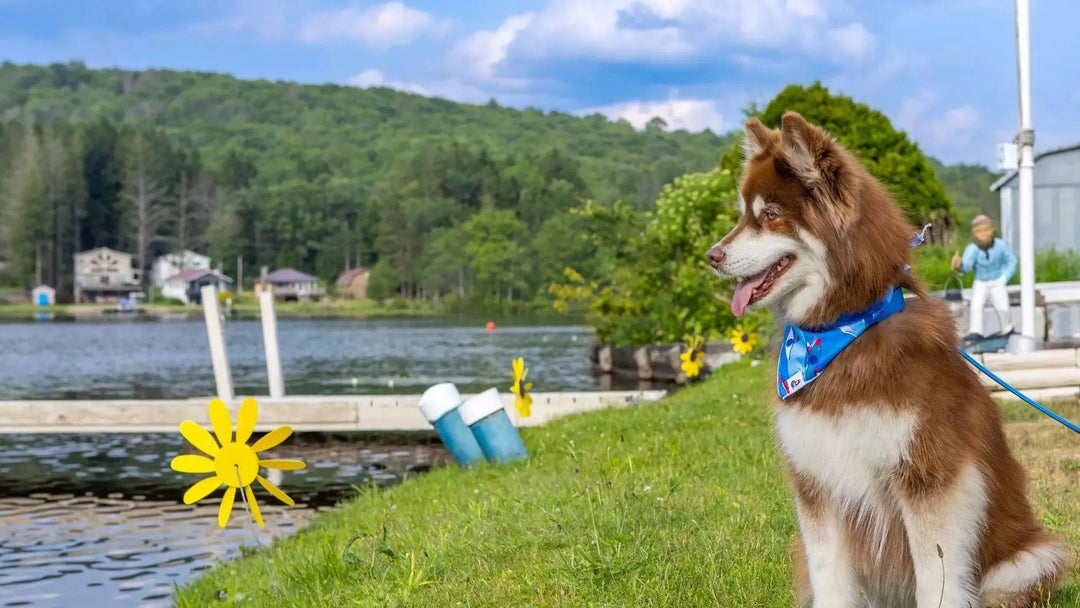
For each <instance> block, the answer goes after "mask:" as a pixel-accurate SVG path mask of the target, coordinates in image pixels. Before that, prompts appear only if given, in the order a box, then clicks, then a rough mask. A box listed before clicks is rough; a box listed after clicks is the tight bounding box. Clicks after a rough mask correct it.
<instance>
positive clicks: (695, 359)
mask: <svg viewBox="0 0 1080 608" xmlns="http://www.w3.org/2000/svg"><path fill="white" fill-rule="evenodd" d="M704 345H705V338H702V337H701V336H694V337H692V338H690V343H689V344H688V345H687V348H686V350H685V351H683V353H682V354H681V355H679V358H680V359H682V365H681V367H682V371H683V373H684V374H686V377H687V378H697V377H698V375H699V374H701V368H702V367H704V366H705V353H704V351H702V347H703V346H704Z"/></svg>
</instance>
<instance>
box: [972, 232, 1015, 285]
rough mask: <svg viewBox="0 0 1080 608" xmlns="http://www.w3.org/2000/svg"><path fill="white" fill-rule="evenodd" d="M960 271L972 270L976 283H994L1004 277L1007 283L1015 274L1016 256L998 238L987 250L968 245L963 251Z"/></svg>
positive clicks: (973, 244)
mask: <svg viewBox="0 0 1080 608" xmlns="http://www.w3.org/2000/svg"><path fill="white" fill-rule="evenodd" d="M960 269H961V270H962V271H964V272H971V271H972V270H974V271H975V280H976V281H995V280H997V279H1000V278H1001V277H1005V282H1006V283H1008V282H1009V279H1011V278H1012V276H1013V274H1015V273H1016V256H1015V255H1013V252H1012V251H1010V250H1009V246H1008V245H1006V244H1005V241H1003V240H1001V239H999V238H995V239H994V242H993V243H992V244H991V245H990V248H989V249H983V248H982V247H979V246H978V245H976V244H975V243H969V244H968V246H967V248H966V249H964V255H963V257H962V258H961V265H960Z"/></svg>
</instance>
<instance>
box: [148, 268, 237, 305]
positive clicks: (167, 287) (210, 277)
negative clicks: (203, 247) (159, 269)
mask: <svg viewBox="0 0 1080 608" xmlns="http://www.w3.org/2000/svg"><path fill="white" fill-rule="evenodd" d="M232 284H233V280H232V279H231V278H229V277H227V276H225V275H224V274H222V273H220V272H218V271H216V270H210V269H206V268H187V269H185V270H181V271H180V272H178V273H176V274H174V275H173V276H171V277H169V278H168V280H166V281H165V283H164V285H162V287H161V295H162V296H164V297H166V298H176V299H177V300H180V301H181V302H183V303H184V304H202V288H203V287H205V286H207V285H213V286H215V287H217V290H218V292H219V293H220V292H222V291H228V290H229V289H231V288H232Z"/></svg>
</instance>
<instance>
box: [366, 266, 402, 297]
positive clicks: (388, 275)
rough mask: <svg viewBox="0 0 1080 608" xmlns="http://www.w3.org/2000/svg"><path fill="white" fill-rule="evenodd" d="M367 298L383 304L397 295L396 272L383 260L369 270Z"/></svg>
mask: <svg viewBox="0 0 1080 608" xmlns="http://www.w3.org/2000/svg"><path fill="white" fill-rule="evenodd" d="M367 293H368V297H369V298H371V299H372V300H375V301H376V302H383V301H386V300H388V299H390V298H393V297H394V296H396V295H398V281H397V271H395V270H394V267H393V266H391V265H390V264H389V263H388V262H386V261H385V260H379V263H378V264H375V266H374V267H372V269H371V276H369V277H368V283H367Z"/></svg>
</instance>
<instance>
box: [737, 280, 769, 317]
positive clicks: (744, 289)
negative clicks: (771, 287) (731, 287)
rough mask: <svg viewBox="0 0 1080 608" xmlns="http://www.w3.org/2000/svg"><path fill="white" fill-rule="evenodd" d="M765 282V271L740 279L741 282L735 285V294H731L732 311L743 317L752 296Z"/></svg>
mask: <svg viewBox="0 0 1080 608" xmlns="http://www.w3.org/2000/svg"><path fill="white" fill-rule="evenodd" d="M764 282H765V273H764V272H763V273H761V274H759V275H757V276H756V277H750V278H749V279H743V280H742V281H739V284H738V285H736V286H735V295H733V296H731V312H732V313H733V314H734V315H735V316H736V317H740V318H741V317H742V316H743V313H744V312H746V307H747V306H748V305H749V304H750V296H752V295H754V290H755V289H757V288H758V286H759V285H761V284H762V283H764Z"/></svg>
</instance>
